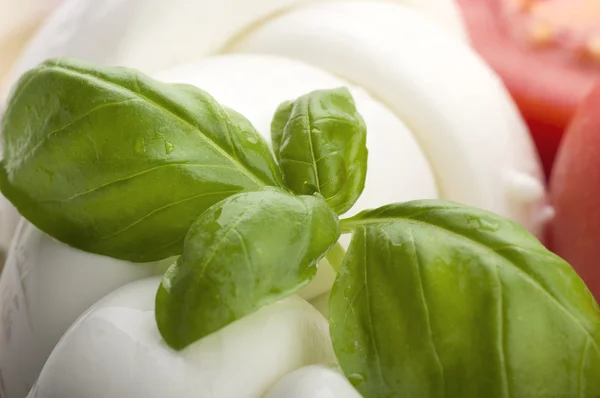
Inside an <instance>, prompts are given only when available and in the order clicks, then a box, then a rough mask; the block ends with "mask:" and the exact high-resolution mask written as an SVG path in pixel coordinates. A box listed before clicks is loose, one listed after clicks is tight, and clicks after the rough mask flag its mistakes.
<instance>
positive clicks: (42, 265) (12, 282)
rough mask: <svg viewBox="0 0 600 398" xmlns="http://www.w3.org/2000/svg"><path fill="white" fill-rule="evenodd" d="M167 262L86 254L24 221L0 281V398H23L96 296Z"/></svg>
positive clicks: (160, 268) (159, 269)
mask: <svg viewBox="0 0 600 398" xmlns="http://www.w3.org/2000/svg"><path fill="white" fill-rule="evenodd" d="M168 264H170V260H166V261H164V262H159V263H149V264H133V263H129V262H126V261H121V260H116V259H113V258H109V257H104V256H98V255H94V254H91V253H85V252H82V251H80V250H76V249H73V248H70V247H68V246H66V245H64V244H62V243H60V242H58V241H56V240H54V239H52V238H50V237H49V236H48V235H46V234H44V233H43V232H41V231H40V230H38V229H37V228H35V227H34V226H33V225H31V224H30V223H28V222H27V221H25V220H23V221H22V222H21V223H20V225H19V227H18V229H17V233H16V235H15V240H14V241H13V245H12V247H11V250H10V255H9V256H8V258H7V262H6V267H5V270H4V271H3V273H2V278H0V315H1V317H0V320H1V324H0V376H1V377H0V380H3V383H0V396H1V397H5V398H11V397H24V396H25V395H26V394H27V392H28V391H29V389H30V388H31V386H32V384H33V382H34V381H35V379H36V378H37V376H38V375H39V372H40V371H41V369H42V366H43V364H44V362H45V361H46V359H47V358H48V355H50V353H51V352H52V348H53V347H54V346H55V345H56V343H57V342H58V340H59V339H60V337H61V336H62V335H63V333H64V332H65V330H66V329H67V328H68V327H69V325H71V323H73V321H75V320H76V319H77V317H79V316H80V315H81V313H82V312H84V311H85V310H86V309H87V308H88V307H89V306H91V305H92V304H94V303H95V302H96V301H97V300H98V299H99V298H101V297H103V296H104V295H106V294H108V293H110V292H112V291H113V290H115V289H117V288H119V287H121V286H123V285H125V284H127V283H129V282H132V281H135V280H138V279H141V278H145V277H148V276H151V275H156V274H157V273H160V272H161V271H164V270H165V269H166V267H167V265H168Z"/></svg>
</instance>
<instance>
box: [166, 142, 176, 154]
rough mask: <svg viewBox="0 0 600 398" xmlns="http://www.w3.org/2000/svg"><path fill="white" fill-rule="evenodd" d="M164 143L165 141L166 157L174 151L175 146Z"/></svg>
mask: <svg viewBox="0 0 600 398" xmlns="http://www.w3.org/2000/svg"><path fill="white" fill-rule="evenodd" d="M164 141H165V152H167V155H168V154H170V153H171V152H173V151H174V150H175V145H173V144H171V143H170V142H169V141H167V140H164Z"/></svg>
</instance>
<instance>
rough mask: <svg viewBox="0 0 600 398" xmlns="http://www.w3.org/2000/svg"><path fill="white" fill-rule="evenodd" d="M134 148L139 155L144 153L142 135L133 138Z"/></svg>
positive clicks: (144, 145)
mask: <svg viewBox="0 0 600 398" xmlns="http://www.w3.org/2000/svg"><path fill="white" fill-rule="evenodd" d="M134 149H135V151H136V152H137V153H139V154H140V155H143V154H144V153H146V142H145V141H144V139H143V138H142V137H139V138H138V139H136V140H135V147H134Z"/></svg>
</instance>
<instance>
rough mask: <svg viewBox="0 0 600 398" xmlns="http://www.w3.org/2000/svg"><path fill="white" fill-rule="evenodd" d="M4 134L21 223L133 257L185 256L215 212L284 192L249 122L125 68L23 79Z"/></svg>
mask: <svg viewBox="0 0 600 398" xmlns="http://www.w3.org/2000/svg"><path fill="white" fill-rule="evenodd" d="M2 139H3V146H4V158H3V161H2V165H1V167H0V188H1V190H2V193H3V194H4V195H5V196H6V197H7V198H8V199H9V200H10V201H11V202H12V203H13V204H14V205H15V206H16V207H17V208H18V210H19V211H20V213H21V214H22V215H23V216H25V217H26V218H27V219H28V220H29V221H31V222H32V223H33V224H35V225H36V226H37V227H39V228H40V229H42V230H43V231H45V232H47V233H48V234H50V235H52V236H53V237H55V238H57V239H59V240H61V241H63V242H66V243H68V244H70V245H72V246H75V247H77V248H80V249H82V250H86V251H89V252H94V253H99V254H105V255H108V256H112V257H116V258H120V259H126V260H132V261H153V260H159V259H163V258H167V257H170V256H173V255H178V254H181V252H182V248H183V239H184V237H185V235H186V233H187V231H188V229H189V227H190V225H191V224H192V223H193V222H194V220H196V218H198V216H200V214H202V212H203V211H204V210H206V209H207V208H208V207H210V206H211V205H213V204H215V203H217V202H219V201H220V200H222V199H224V198H226V197H228V196H230V195H232V194H235V193H238V192H241V191H244V190H253V189H259V188H261V187H263V186H268V185H273V186H281V185H282V180H281V173H280V171H279V168H278V166H277V164H276V163H275V159H274V158H273V155H272V153H271V151H270V149H269V148H268V146H267V144H266V142H265V141H264V140H263V139H262V138H261V136H260V135H259V134H258V133H257V132H256V131H255V130H254V128H253V127H252V125H251V124H250V122H248V121H247V120H246V119H245V118H244V117H243V116H242V115H240V114H238V113H236V112H234V111H230V110H226V109H224V108H223V107H221V105H219V104H218V103H217V102H216V101H215V100H214V99H213V98H212V97H211V96H210V95H208V94H207V93H205V92H204V91H202V90H200V89H198V88H196V87H192V86H187V85H171V84H163V83H159V82H156V81H154V80H152V79H150V78H148V77H147V76H145V75H143V74H141V73H139V72H137V71H135V70H132V69H126V68H103V67H96V66H92V65H89V64H86V63H82V62H79V61H73V60H66V59H61V60H51V61H48V62H45V63H44V64H42V65H40V66H39V67H37V68H35V69H33V70H31V71H29V72H27V73H26V74H25V75H24V76H23V77H22V78H21V80H20V82H19V83H18V84H17V86H16V90H15V91H14V93H13V95H12V98H11V99H10V101H9V103H8V107H7V110H6V113H5V115H4V118H3V121H2Z"/></svg>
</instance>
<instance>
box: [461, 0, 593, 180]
mask: <svg viewBox="0 0 600 398" xmlns="http://www.w3.org/2000/svg"><path fill="white" fill-rule="evenodd" d="M457 1H458V3H459V5H460V6H461V10H462V12H463V16H464V18H465V22H466V24H467V28H468V30H469V33H470V36H471V41H472V43H473V45H474V47H475V49H476V50H477V51H478V52H479V53H480V54H481V55H482V56H483V58H485V59H486V60H487V62H488V63H489V64H490V65H491V67H492V68H493V69H494V70H495V71H496V72H497V73H498V74H499V75H500V76H501V78H502V79H503V81H504V83H505V85H506V86H507V87H508V89H509V91H510V92H511V94H512V96H513V98H514V99H515V101H516V103H517V105H518V106H519V109H520V110H521V113H522V114H523V117H524V118H525V120H526V122H527V124H528V125H529V128H530V129H531V132H532V135H533V139H534V141H535V143H536V145H537V147H538V150H539V152H540V156H541V158H542V162H543V164H544V169H545V171H546V175H549V173H550V170H551V167H552V163H553V161H554V158H555V155H556V151H557V148H558V145H559V143H560V140H561V137H562V134H563V132H564V129H565V127H566V126H567V124H568V123H569V121H570V120H571V119H572V117H573V115H574V113H575V110H576V109H577V106H578V105H579V104H580V102H581V101H582V100H583V98H584V97H585V96H586V95H587V94H588V93H589V91H590V90H591V88H592V86H593V84H594V81H595V80H596V79H599V78H600V0H545V1H544V0H537V1H536V0H457Z"/></svg>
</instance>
